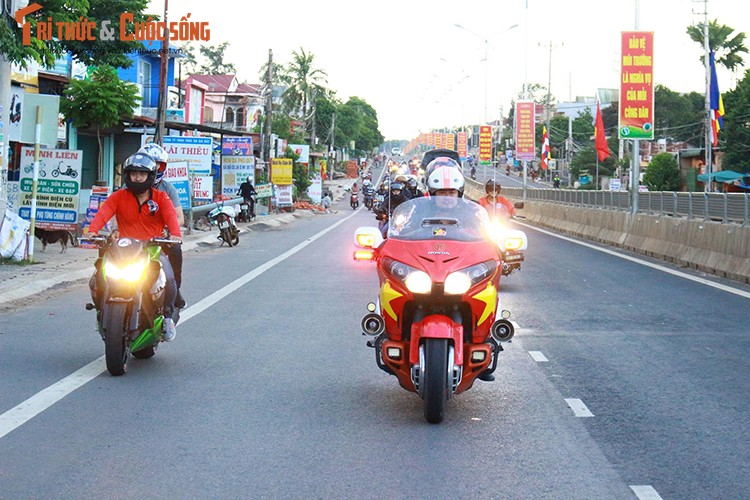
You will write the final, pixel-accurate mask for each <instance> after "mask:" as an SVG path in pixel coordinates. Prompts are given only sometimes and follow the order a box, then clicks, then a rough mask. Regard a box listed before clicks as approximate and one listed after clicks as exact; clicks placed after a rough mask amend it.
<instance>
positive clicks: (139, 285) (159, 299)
mask: <svg viewBox="0 0 750 500" xmlns="http://www.w3.org/2000/svg"><path fill="white" fill-rule="evenodd" d="M80 240H81V241H82V242H93V243H95V244H96V245H97V246H98V247H99V259H97V261H96V264H95V266H96V272H95V273H94V275H93V276H92V277H91V280H90V281H89V288H90V289H91V298H92V300H93V304H91V303H89V304H86V309H87V310H89V311H90V310H92V309H96V322H97V327H98V329H99V335H101V337H102V340H104V354H105V360H106V363H107V371H109V373H110V374H112V375H115V376H117V375H122V374H124V373H125V371H126V370H127V363H128V358H129V356H130V354H132V355H133V357H135V358H139V359H147V358H150V357H152V356H153V355H154V354H156V349H157V347H158V345H159V342H160V341H162V340H163V331H162V323H163V321H164V315H163V307H164V289H165V287H166V283H167V279H166V275H165V273H164V270H163V269H162V267H161V263H160V262H159V256H160V255H161V247H162V245H179V244H180V242H177V241H173V240H168V239H162V238H153V239H151V240H148V241H139V240H136V239H133V238H120V239H111V238H108V237H103V236H93V237H88V238H81V239H80ZM172 317H173V319H174V321H175V323H177V321H178V320H179V309H177V308H175V310H174V314H173V315H172Z"/></svg>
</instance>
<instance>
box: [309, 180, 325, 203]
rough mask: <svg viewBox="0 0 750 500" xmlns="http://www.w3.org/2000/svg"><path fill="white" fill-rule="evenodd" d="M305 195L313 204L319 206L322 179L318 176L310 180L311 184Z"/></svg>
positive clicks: (321, 197) (321, 195) (321, 194)
mask: <svg viewBox="0 0 750 500" xmlns="http://www.w3.org/2000/svg"><path fill="white" fill-rule="evenodd" d="M307 195H308V196H309V197H310V200H311V201H312V202H313V203H315V204H316V205H320V201H321V200H322V199H323V179H322V178H321V177H320V174H318V175H316V176H315V177H314V178H313V179H312V184H310V187H308V188H307Z"/></svg>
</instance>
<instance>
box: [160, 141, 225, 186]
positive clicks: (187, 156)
mask: <svg viewBox="0 0 750 500" xmlns="http://www.w3.org/2000/svg"><path fill="white" fill-rule="evenodd" d="M163 146H164V149H166V150H167V153H168V154H169V161H170V162H173V161H184V162H187V164H188V171H189V172H190V173H191V174H193V175H196V176H210V175H211V153H212V151H213V139H211V138H210V137H187V136H178V135H168V136H166V137H164V144H163ZM212 191H213V189H212Z"/></svg>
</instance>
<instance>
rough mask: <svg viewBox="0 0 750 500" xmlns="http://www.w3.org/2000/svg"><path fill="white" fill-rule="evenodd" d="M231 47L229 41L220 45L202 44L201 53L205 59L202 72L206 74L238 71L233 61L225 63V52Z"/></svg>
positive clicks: (201, 68) (224, 73) (223, 73)
mask: <svg viewBox="0 0 750 500" xmlns="http://www.w3.org/2000/svg"><path fill="white" fill-rule="evenodd" d="M227 47H229V42H224V43H220V44H219V45H202V46H201V47H200V53H201V55H202V56H203V58H204V59H205V61H206V62H205V63H203V64H201V66H200V72H201V73H203V74H206V75H226V74H234V73H236V72H237V69H236V68H235V66H234V64H233V63H225V62H224V59H225V57H226V56H225V55H224V54H225V52H226V50H227Z"/></svg>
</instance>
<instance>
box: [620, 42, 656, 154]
mask: <svg viewBox="0 0 750 500" xmlns="http://www.w3.org/2000/svg"><path fill="white" fill-rule="evenodd" d="M621 43H622V61H621V64H622V67H621V70H620V115H619V123H618V127H617V130H618V131H619V137H620V139H646V140H652V139H653V138H654V79H653V76H654V32H653V31H623V32H622V40H621Z"/></svg>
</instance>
